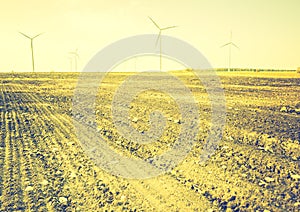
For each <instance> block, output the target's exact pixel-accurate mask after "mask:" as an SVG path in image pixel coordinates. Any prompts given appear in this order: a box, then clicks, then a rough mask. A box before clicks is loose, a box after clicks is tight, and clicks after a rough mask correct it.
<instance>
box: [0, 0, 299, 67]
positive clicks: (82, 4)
mask: <svg viewBox="0 0 300 212" xmlns="http://www.w3.org/2000/svg"><path fill="white" fill-rule="evenodd" d="M148 16H151V17H153V19H154V20H156V21H157V22H158V23H159V24H160V25H162V26H169V25H178V26H179V27H178V28H175V29H170V30H168V31H166V32H165V34H166V35H171V36H175V37H177V38H179V39H182V40H185V41H187V42H189V43H190V44H192V45H193V46H195V47H196V48H197V49H198V50H200V51H201V52H202V53H203V54H204V55H205V56H206V57H207V59H208V60H209V61H210V62H211V64H212V66H213V67H216V68H217V67H227V63H228V62H227V61H228V49H225V48H220V46H221V45H222V44H225V43H226V42H228V40H229V34H230V30H232V31H233V42H235V43H236V44H237V45H238V46H239V47H240V49H239V50H238V49H233V50H232V66H233V67H242V68H247V67H252V68H276V69H296V68H297V67H298V66H300V54H299V51H300V1H299V0H286V1H284V0H278V1H274V0H244V1H239V0H210V1H209V0H184V1H183V0H178V1H174V0H164V1H161V0H152V1H148V0H112V1H107V0H106V1H102V0H93V1H92V0H85V1H80V0H66V1H60V0H52V1H40V0H27V1H20V0H11V1H3V2H2V3H1V6H0V26H1V34H0V38H1V39H0V47H1V52H0V55H1V60H0V71H11V70H15V71H27V70H31V54H30V41H29V40H28V39H26V38H25V37H22V36H21V35H20V34H19V33H18V31H21V32H24V33H26V34H29V35H35V34H38V33H40V32H45V33H44V34H43V35H41V36H40V37H38V38H37V39H36V40H35V42H34V47H35V59H36V70H37V71H50V70H55V71H64V70H68V69H69V68H70V65H69V62H70V61H69V58H68V57H69V56H68V52H70V51H73V50H75V49H76V48H78V53H79V56H80V58H79V61H78V69H79V70H81V69H82V68H83V67H84V65H85V64H86V63H87V62H88V61H89V59H90V58H91V57H92V56H93V55H94V54H96V53H97V52H98V51H99V50H101V49H102V48H103V47H105V46H106V45H108V44H110V43H112V42H114V41H116V40H119V39H121V38H125V37H128V36H131V35H137V34H144V33H157V29H156V28H155V27H154V25H153V24H152V23H151V22H150V21H149V19H148ZM151 60H153V59H148V60H143V59H138V60H137V66H138V67H140V68H146V67H145V66H147V68H148V69H150V68H158V67H159V62H158V58H155V65H154V67H149V66H151V64H152V65H153V63H152V62H151ZM147 61H148V62H147ZM153 61H154V60H153ZM156 62H157V63H156ZM164 64H165V68H167V69H177V68H180V67H179V66H176V64H172V63H168V62H167V61H165V63H164ZM133 65H134V64H133V62H130V63H128V64H126V65H125V66H124V67H126V68H131V67H132V66H133Z"/></svg>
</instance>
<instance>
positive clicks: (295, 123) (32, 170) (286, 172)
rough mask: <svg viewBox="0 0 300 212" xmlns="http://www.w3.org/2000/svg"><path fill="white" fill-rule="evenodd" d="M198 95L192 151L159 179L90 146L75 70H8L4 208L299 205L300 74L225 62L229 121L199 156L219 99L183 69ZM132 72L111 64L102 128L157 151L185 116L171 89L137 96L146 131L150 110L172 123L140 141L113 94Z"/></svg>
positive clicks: (3, 114) (135, 116) (127, 149)
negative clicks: (78, 127)
mask: <svg viewBox="0 0 300 212" xmlns="http://www.w3.org/2000/svg"><path fill="white" fill-rule="evenodd" d="M174 74H175V75H176V76H178V78H179V79H181V80H182V82H184V84H185V85H186V86H187V87H189V88H190V90H191V92H192V93H193V95H194V97H195V99H196V100H197V103H198V105H199V113H200V121H201V128H200V129H199V135H198V137H197V139H198V141H199V142H197V143H196V144H195V145H194V147H193V149H192V151H191V152H190V153H189V155H188V156H187V157H186V158H185V159H184V161H182V162H181V163H180V164H178V166H177V167H176V168H174V169H173V170H171V171H170V172H168V173H165V174H163V175H160V176H158V177H155V178H150V179H143V180H141V179H125V178H121V177H116V176H113V175H111V174H110V173H107V172H106V171H104V170H102V169H101V168H100V167H97V166H96V165H95V164H94V162H93V161H92V160H91V159H90V158H89V157H88V155H86V154H85V152H84V151H83V149H82V147H81V145H80V142H79V140H78V138H77V136H76V133H75V130H74V126H73V119H72V98H73V92H74V89H75V86H76V82H77V78H78V74H76V73H35V74H29V73H1V74H0V81H1V84H0V137H1V140H0V211H18V210H19V211H23V210H31V211H92V210H94V211H104V210H107V211H112V210H113V211H121V210H124V211H197V210H201V211H206V210H211V211H219V210H221V211H226V210H227V211H231V210H232V211H238V210H242V211H248V210H249V211H253V210H259V211H263V210H269V211H278V210H283V211H293V210H294V211H296V210H297V209H298V210H299V208H300V198H299V196H300V190H299V182H300V167H299V166H300V163H299V161H300V75H299V74H297V73H290V72H287V73H277V72H274V73H268V72H260V73H254V72H252V73H250V72H231V73H226V72H220V73H219V75H220V79H221V82H222V85H223V88H224V91H225V96H226V110H227V112H226V127H225V129H224V133H223V138H222V140H221V142H220V144H219V147H218V149H217V150H216V152H215V153H214V154H213V155H212V157H211V158H210V159H209V160H208V161H206V162H205V163H199V157H200V155H201V149H202V147H203V141H204V140H205V138H206V136H207V134H208V131H209V126H210V104H209V101H208V96H207V94H206V92H205V89H204V88H203V86H202V85H201V83H200V81H199V79H197V78H196V77H195V76H194V75H193V74H191V73H189V72H176V73H174ZM128 75H130V73H111V74H109V75H108V76H107V77H106V78H105V79H104V82H103V83H102V84H101V86H100V87H99V93H98V96H97V104H96V118H97V120H96V122H97V129H98V132H99V134H101V135H102V136H103V137H104V138H105V140H106V141H107V143H108V144H109V145H110V146H111V148H112V149H114V150H115V151H116V152H118V153H120V154H123V155H126V156H134V157H137V158H148V157H153V156H155V155H156V154H161V153H162V152H163V151H165V150H166V149H167V148H168V146H170V145H172V142H173V140H174V138H176V136H177V135H178V130H179V129H180V119H181V116H180V114H179V113H178V108H177V107H176V105H175V104H174V102H173V101H172V99H171V98H170V97H169V96H167V95H166V94H164V93H159V92H156V91H149V92H144V93H142V94H141V95H140V96H139V98H136V99H135V100H134V101H133V103H132V111H131V114H130V117H131V119H132V120H133V126H134V127H135V128H136V129H137V130H138V131H146V130H147V129H148V128H149V126H148V125H147V114H148V112H149V111H150V110H154V109H160V110H163V112H164V114H165V116H166V117H167V127H166V129H165V132H164V133H163V134H162V136H161V138H159V139H158V140H157V141H156V142H153V143H152V144H147V145H140V144H137V143H136V142H134V141H128V140H126V139H124V138H122V136H120V135H118V132H117V129H115V127H114V125H113V123H112V118H111V113H110V104H111V101H112V99H113V94H114V92H115V91H116V89H117V88H118V86H119V85H120V83H122V82H123V81H124V80H125V79H126V77H128Z"/></svg>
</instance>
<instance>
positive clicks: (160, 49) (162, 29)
mask: <svg viewBox="0 0 300 212" xmlns="http://www.w3.org/2000/svg"><path fill="white" fill-rule="evenodd" d="M148 18H149V19H150V20H151V21H152V23H153V24H154V25H155V26H156V27H157V28H158V30H159V33H158V36H157V39H156V45H157V43H158V40H159V61H160V63H159V68H160V71H161V69H162V57H161V51H162V48H161V34H162V31H164V30H167V29H171V28H175V27H177V26H169V27H164V28H160V27H159V25H158V24H157V23H156V22H155V21H154V20H153V19H152V18H151V17H148Z"/></svg>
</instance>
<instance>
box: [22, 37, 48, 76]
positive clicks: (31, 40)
mask: <svg viewBox="0 0 300 212" xmlns="http://www.w3.org/2000/svg"><path fill="white" fill-rule="evenodd" d="M19 33H20V34H21V35H23V36H25V37H26V38H28V39H30V46H31V60H32V72H34V54H33V40H34V39H35V38H37V37H38V36H40V35H41V34H43V33H40V34H38V35H36V36H34V37H30V36H28V35H26V34H24V33H22V32H19Z"/></svg>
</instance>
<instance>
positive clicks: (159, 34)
mask: <svg viewBox="0 0 300 212" xmlns="http://www.w3.org/2000/svg"><path fill="white" fill-rule="evenodd" d="M160 36H161V31H159V33H158V36H157V39H156V41H155V46H157V44H158V40H159V39H160Z"/></svg>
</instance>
